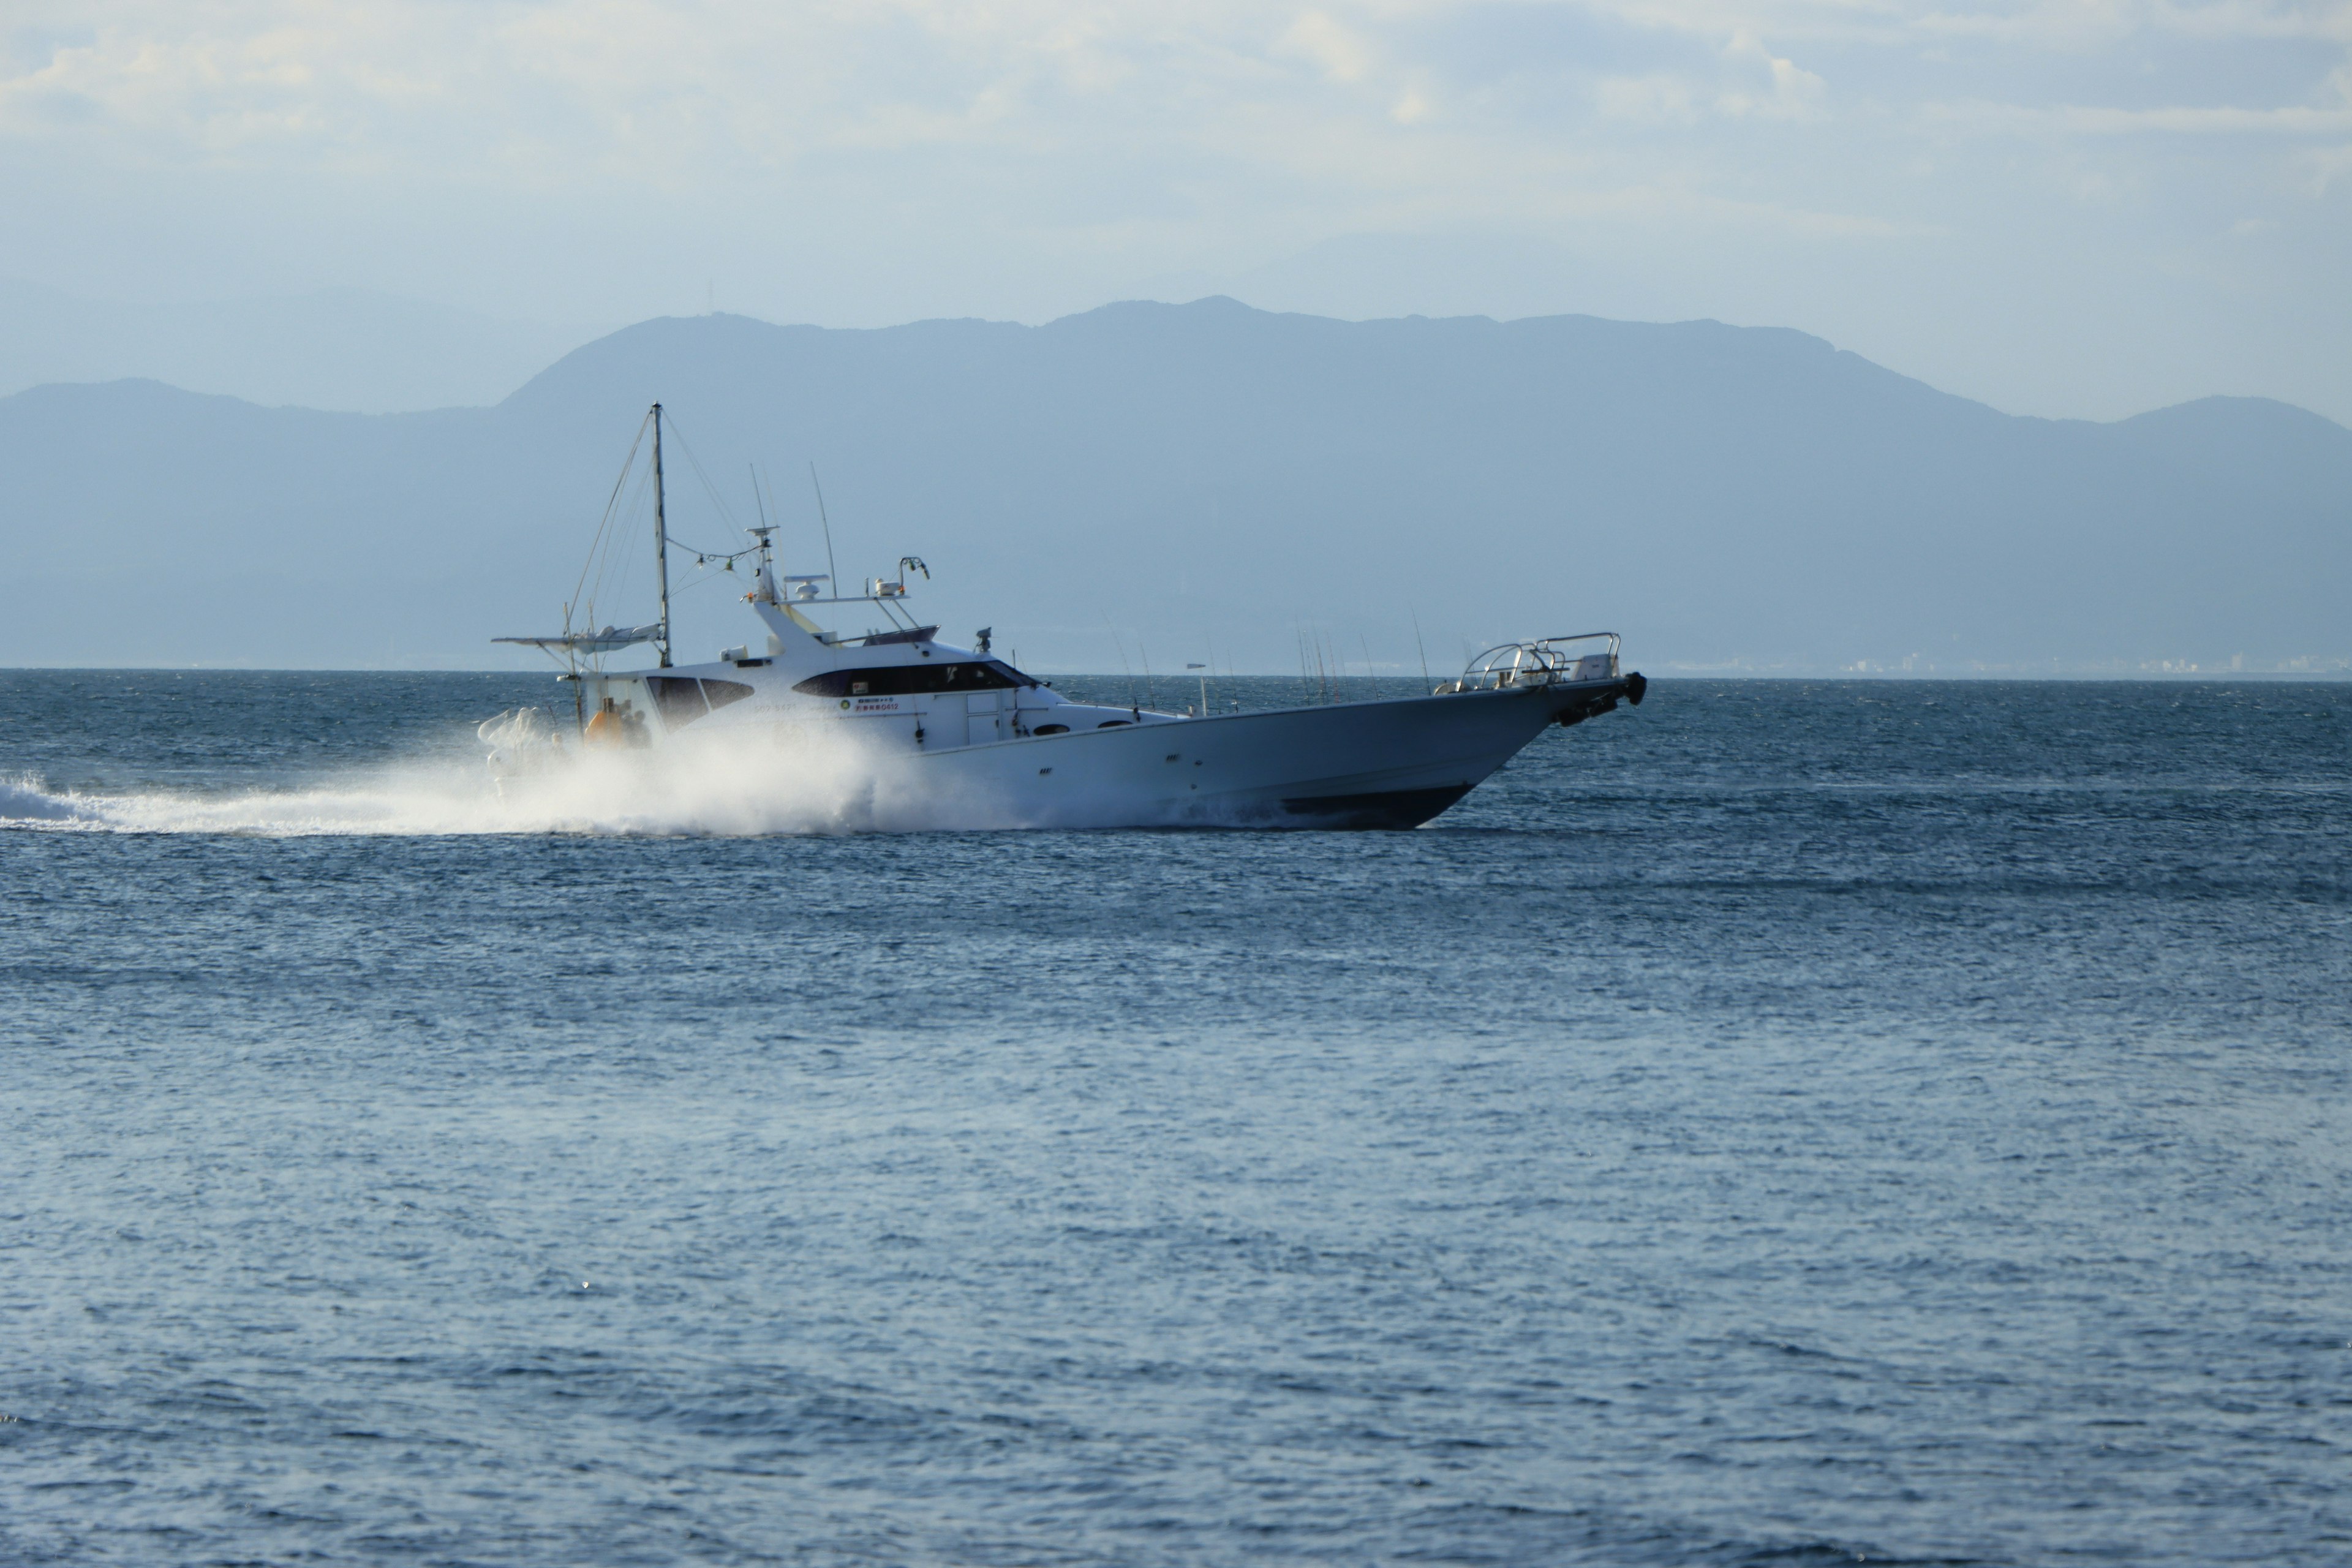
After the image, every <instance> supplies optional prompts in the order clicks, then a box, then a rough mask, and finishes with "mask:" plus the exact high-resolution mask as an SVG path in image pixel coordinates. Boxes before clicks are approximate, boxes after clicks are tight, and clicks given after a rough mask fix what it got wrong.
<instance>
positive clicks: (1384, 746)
mask: <svg viewBox="0 0 2352 1568" xmlns="http://www.w3.org/2000/svg"><path fill="white" fill-rule="evenodd" d="M1625 694H1626V683H1625V682H1624V681H1622V680H1616V679H1612V680H1607V681H1593V682H1584V683H1580V684H1579V685H1574V686H1570V685H1552V686H1544V687H1532V688H1528V689H1517V690H1501V691H1483V692H1466V693H1461V694H1456V695H1450V696H1444V697H1422V698H1408V699H1402V700H1387V701H1372V702H1347V703H1334V704H1331V705H1328V706H1324V707H1315V708H1293V709H1283V710H1272V711H1265V712H1254V713H1234V714H1226V715H1222V716H1218V717H1214V718H1207V719H1193V720H1187V721H1182V722H1179V723H1168V724H1152V725H1144V726H1138V727H1133V728H1119V729H1113V730H1096V731H1087V732H1080V733H1072V734H1066V735H1053V736H1040V737H1034V738H1029V739H1024V740H1014V741H1005V742H996V743H994V744H991V745H984V746H971V747H965V748H961V749H959V750H953V751H939V752H929V753H925V754H919V755H914V756H908V757H904V758H902V759H900V760H899V762H898V767H897V768H896V769H894V770H893V772H895V773H897V774H898V779H897V780H896V781H894V782H896V783H898V784H903V785H904V786H905V787H906V788H907V789H908V792H909V793H910V795H912V796H913V797H915V798H927V799H934V800H936V799H940V798H948V799H952V800H954V801H956V802H957V803H959V805H961V806H963V807H965V808H966V810H965V811H963V812H960V813H959V815H961V816H966V818H967V819H968V820H969V819H971V817H972V816H977V817H978V818H980V819H982V820H992V821H998V822H1001V823H1002V825H1003V826H1074V827H1076V826H1095V827H1145V826H1153V827H1247V828H1293V829H1366V828H1372V829H1379V828H1406V827H1415V826H1420V825H1421V824H1422V823H1424V822H1427V821H1429V820H1430V819H1431V818H1433V817H1435V816H1438V815H1439V814H1441V813H1442V812H1444V810H1446V808H1448V807H1449V806H1451V805H1454V803H1455V802H1456V801H1458V800H1460V799H1461V798H1462V797H1463V796H1464V795H1467V794H1469V793H1470V791H1471V790H1473V789H1474V788H1475V787H1476V786H1477V785H1478V784H1479V783H1480V782H1481V781H1483V780H1485V779H1486V778H1487V777H1488V776H1489V775H1491V774H1492V773H1494V772H1495V771H1496V769H1498V768H1500V767H1501V766H1502V765H1503V764H1504V763H1507V762H1508V761H1509V760H1510V759H1511V758H1512V757H1513V756H1515V755H1517V753H1518V752H1520V751H1521V750H1522V749H1523V748H1524V747H1526V745H1527V744H1528V742H1530V741H1532V740H1533V739H1534V738H1535V737H1536V736H1537V735H1538V734H1540V733H1541V732H1542V731H1543V730H1544V728H1545V727H1546V726H1547V725H1549V724H1553V723H1556V722H1559V721H1561V720H1562V719H1563V718H1565V719H1567V720H1568V721H1570V722H1574V721H1577V720H1580V719H1581V718H1583V717H1586V716H1589V715H1590V714H1591V713H1593V712H1599V711H1604V710H1607V709H1608V708H1612V707H1614V706H1615V705H1616V699H1617V698H1618V697H1620V696H1622V695H1625ZM889 793H893V794H895V793H896V792H889Z"/></svg>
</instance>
